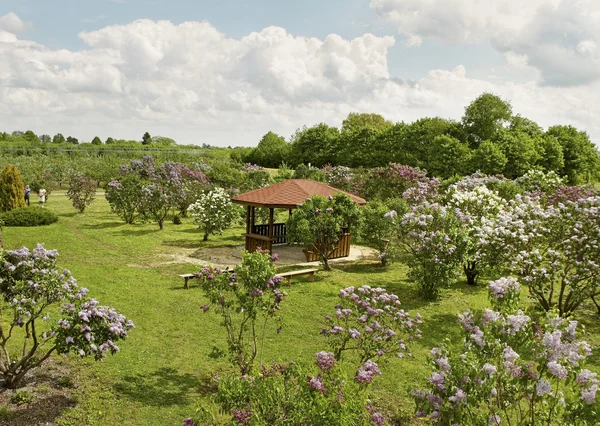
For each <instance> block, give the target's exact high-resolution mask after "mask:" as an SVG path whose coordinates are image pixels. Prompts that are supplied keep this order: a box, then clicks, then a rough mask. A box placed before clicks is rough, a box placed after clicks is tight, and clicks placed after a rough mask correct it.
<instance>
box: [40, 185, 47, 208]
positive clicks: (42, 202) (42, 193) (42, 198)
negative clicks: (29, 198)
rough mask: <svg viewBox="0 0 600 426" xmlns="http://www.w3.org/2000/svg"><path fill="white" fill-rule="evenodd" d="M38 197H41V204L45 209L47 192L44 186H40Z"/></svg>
mask: <svg viewBox="0 0 600 426" xmlns="http://www.w3.org/2000/svg"><path fill="white" fill-rule="evenodd" d="M38 197H40V204H41V205H42V207H44V203H45V202H46V190H45V189H44V187H43V186H40V190H39V192H38Z"/></svg>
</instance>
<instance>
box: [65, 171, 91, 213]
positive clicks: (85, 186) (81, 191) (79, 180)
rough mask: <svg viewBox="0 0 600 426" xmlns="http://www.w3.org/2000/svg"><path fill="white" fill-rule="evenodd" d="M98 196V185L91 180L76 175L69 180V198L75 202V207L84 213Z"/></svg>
mask: <svg viewBox="0 0 600 426" xmlns="http://www.w3.org/2000/svg"><path fill="white" fill-rule="evenodd" d="M95 196H96V184H95V183H94V182H92V181H91V180H90V179H89V178H87V177H85V176H82V175H76V176H73V177H71V179H70V180H69V189H68V190H67V197H68V198H69V200H71V201H72V202H73V207H75V208H76V209H77V210H79V212H80V213H83V211H84V210H85V208H86V207H87V206H89V205H90V204H92V201H94V197H95Z"/></svg>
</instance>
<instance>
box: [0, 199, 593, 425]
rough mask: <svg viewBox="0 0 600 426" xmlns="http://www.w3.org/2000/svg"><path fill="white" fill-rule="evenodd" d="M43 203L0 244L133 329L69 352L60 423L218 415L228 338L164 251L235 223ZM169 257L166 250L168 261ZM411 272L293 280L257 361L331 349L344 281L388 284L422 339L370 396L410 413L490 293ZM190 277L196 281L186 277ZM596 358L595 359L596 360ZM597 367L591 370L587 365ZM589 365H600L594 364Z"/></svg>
mask: <svg viewBox="0 0 600 426" xmlns="http://www.w3.org/2000/svg"><path fill="white" fill-rule="evenodd" d="M46 208H48V209H51V210H53V211H55V212H56V213H57V214H58V215H59V217H60V219H59V222H58V223H56V224H53V225H50V226H46V227H38V228H11V227H6V228H4V230H3V240H4V246H5V248H7V249H14V248H17V247H20V246H27V247H30V248H32V247H34V246H35V245H36V244H37V243H38V242H41V243H45V245H46V247H47V248H52V249H57V250H58V251H59V253H60V258H59V264H60V265H61V266H62V267H64V268H67V269H70V270H71V271H72V273H73V275H74V276H75V278H77V280H78V281H79V285H81V286H83V287H87V288H89V289H90V294H91V296H92V297H96V298H97V299H98V300H99V301H100V302H101V303H102V304H106V305H110V306H113V307H115V308H116V309H117V310H118V311H120V312H122V313H123V314H125V315H126V316H127V317H128V318H130V319H132V320H133V321H134V322H135V324H136V329H134V330H133V331H132V332H131V334H130V338H129V339H128V340H127V341H125V342H123V343H122V344H121V353H119V354H117V355H116V356H114V357H109V358H107V359H106V360H105V361H104V362H101V363H95V362H93V361H91V360H81V359H78V358H76V357H72V358H70V360H69V363H70V364H71V365H72V368H73V372H74V375H75V382H76V383H77V384H78V388H77V389H76V396H77V401H78V404H77V406H76V407H75V408H73V409H70V410H68V411H67V412H64V413H63V415H62V416H61V418H60V419H58V420H57V424H60V425H82V424H87V425H113V424H120V425H174V426H175V425H176V426H179V425H181V423H182V421H183V419H184V418H186V417H189V416H191V415H193V414H194V413H195V412H196V410H197V409H199V408H200V407H203V408H204V409H208V410H213V411H214V412H215V413H217V412H218V410H217V407H215V406H214V405H213V404H212V403H211V401H210V392H209V391H208V387H209V386H207V384H208V383H210V380H211V377H213V376H214V375H222V374H226V373H228V372H231V373H235V370H234V369H233V368H232V367H231V366H230V365H229V364H228V362H227V359H226V358H223V357H219V356H217V355H218V354H219V352H221V351H225V350H226V341H225V333H224V331H223V330H222V329H221V327H220V325H219V324H220V319H219V317H218V316H217V314H216V313H215V312H214V311H212V310H209V311H208V312H207V313H203V312H202V310H201V309H200V306H201V305H202V304H204V303H206V302H207V301H206V299H204V298H203V296H202V293H201V291H200V290H199V288H198V287H196V286H194V285H192V286H191V288H190V290H183V280H182V278H181V277H179V276H178V274H181V273H188V272H193V271H195V270H198V269H199V267H198V266H197V265H194V264H192V263H169V262H170V261H172V255H174V254H178V253H183V254H185V253H189V252H190V249H211V248H215V249H217V248H223V247H233V246H237V245H242V244H243V240H242V237H241V236H240V234H241V233H242V232H243V229H242V228H241V227H239V228H236V227H234V228H231V229H229V230H227V231H226V232H225V233H224V234H223V235H221V236H211V237H210V239H209V241H207V242H202V234H201V232H200V231H199V230H197V229H196V227H195V225H194V224H193V223H192V222H191V219H189V218H184V219H183V224H182V225H178V226H176V225H173V224H172V223H171V222H166V223H165V229H164V230H163V231H159V230H158V226H157V225H156V224H153V223H147V224H135V225H126V224H124V223H123V222H122V221H120V219H119V218H118V217H117V216H116V215H114V214H112V213H110V211H109V206H108V203H107V202H106V200H105V199H104V197H103V196H98V199H97V200H96V201H95V202H94V203H93V204H92V205H91V206H90V207H88V209H86V211H85V212H84V213H82V214H81V213H77V212H76V211H75V210H74V209H73V207H72V206H71V204H70V201H69V200H68V199H67V198H66V197H65V196H61V195H57V194H53V195H52V196H51V197H50V198H49V200H48V203H47V205H46ZM170 256H171V257H170ZM169 259H171V260H169ZM406 272H407V267H406V266H405V265H401V264H396V265H391V266H389V267H387V268H384V267H382V266H380V265H378V264H377V263H372V262H362V263H361V262H356V263H351V264H344V265H339V266H335V265H334V270H333V271H331V272H323V271H321V272H319V273H318V274H317V275H316V276H315V280H314V283H311V282H310V279H309V277H298V278H295V279H294V280H293V284H292V286H290V287H287V286H285V287H284V289H285V291H287V292H288V294H289V295H288V297H287V298H286V299H285V301H284V302H283V304H282V310H281V315H282V317H283V321H284V327H283V330H282V331H281V333H280V334H277V333H276V327H277V325H276V324H275V323H274V322H273V323H270V324H268V325H267V333H266V336H265V341H264V350H263V352H262V353H261V354H260V355H259V357H260V358H261V359H262V361H263V362H270V361H271V360H277V361H289V360H292V359H293V360H306V361H308V362H312V356H313V354H314V353H315V352H318V351H320V350H324V349H327V347H326V345H325V338H324V337H322V336H320V335H319V331H320V330H321V328H322V325H323V323H322V318H323V316H324V315H331V314H333V313H334V311H335V309H334V305H335V304H336V303H337V300H338V298H337V294H338V292H339V290H340V289H341V288H345V287H348V286H350V285H353V286H355V287H358V286H361V285H365V284H367V285H370V286H372V287H384V288H386V289H387V290H388V291H389V292H391V293H394V294H397V295H398V296H399V297H400V300H401V301H402V303H403V307H404V308H405V309H407V310H408V311H409V312H411V313H412V314H414V313H416V312H420V313H421V315H422V316H423V320H424V324H423V326H422V330H423V339H422V340H420V341H418V342H416V343H414V344H413V346H412V354H413V356H412V357H411V358H407V359H404V360H400V359H392V360H391V361H390V362H389V363H388V364H386V365H385V366H384V368H383V371H384V375H383V376H382V377H380V378H378V379H377V380H376V381H375V383H374V386H373V389H374V392H375V395H376V398H377V400H378V402H379V403H380V404H382V405H385V406H386V407H389V408H390V409H392V410H394V411H397V412H410V411H411V410H412V409H413V404H412V399H411V398H410V396H409V394H408V391H409V390H410V389H413V388H415V387H418V386H420V385H421V384H422V383H423V382H424V380H425V379H426V377H427V376H428V375H429V368H428V366H427V356H428V354H429V351H430V350H431V348H433V347H435V346H437V345H439V344H440V343H441V342H443V341H444V339H450V340H451V341H452V342H455V343H456V342H459V341H460V338H461V334H460V328H459V326H458V325H457V322H456V314H457V313H462V312H464V311H465V310H466V309H471V310H478V309H483V308H484V307H486V306H488V304H487V289H486V287H485V286H483V285H481V286H479V287H468V286H467V285H466V284H465V283H464V282H460V283H459V284H458V285H456V286H455V287H453V288H452V289H448V290H445V291H444V292H443V296H442V299H441V300H440V301H438V302H434V303H431V302H425V301H423V300H421V299H420V298H419V296H418V294H417V290H416V288H415V286H414V285H413V284H411V283H409V282H408V281H407V280H406ZM191 283H193V281H192V282H191ZM581 319H583V321H584V322H585V323H586V324H587V325H588V336H586V337H587V338H588V340H589V341H591V342H592V343H593V344H595V345H597V344H598V342H599V339H598V335H599V333H600V330H599V326H598V318H597V316H596V314H595V313H594V312H593V311H591V310H590V309H584V310H583V311H582V312H581ZM592 361H593V363H594V364H599V359H598V357H597V356H594V358H593V360H592ZM592 368H595V367H592ZM595 369H596V370H597V368H595Z"/></svg>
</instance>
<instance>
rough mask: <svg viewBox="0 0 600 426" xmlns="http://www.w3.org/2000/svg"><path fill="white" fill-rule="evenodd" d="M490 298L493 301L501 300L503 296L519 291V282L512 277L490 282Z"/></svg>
mask: <svg viewBox="0 0 600 426" xmlns="http://www.w3.org/2000/svg"><path fill="white" fill-rule="evenodd" d="M489 286H490V287H489V290H490V296H491V297H493V298H494V299H502V298H504V297H505V296H507V295H509V294H511V293H513V292H516V293H518V292H519V291H520V290H521V287H520V286H519V281H518V280H517V279H516V278H514V277H502V278H500V279H498V280H496V281H490V284H489Z"/></svg>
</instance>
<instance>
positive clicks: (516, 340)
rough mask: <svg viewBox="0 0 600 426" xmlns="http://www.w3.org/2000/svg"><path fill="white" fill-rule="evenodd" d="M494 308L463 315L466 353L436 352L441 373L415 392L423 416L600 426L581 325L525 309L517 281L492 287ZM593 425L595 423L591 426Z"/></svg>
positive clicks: (444, 420) (470, 422) (436, 372)
mask: <svg viewBox="0 0 600 426" xmlns="http://www.w3.org/2000/svg"><path fill="white" fill-rule="evenodd" d="M489 299H490V302H491V304H492V308H491V309H489V308H488V309H486V310H485V312H484V313H481V314H478V315H475V314H473V313H472V312H470V311H467V312H465V313H464V314H462V315H459V316H458V317H459V323H460V325H461V327H462V329H463V332H464V335H465V337H464V340H463V347H462V348H461V349H459V348H456V349H454V348H453V347H450V346H447V345H442V346H441V347H439V348H434V349H433V350H432V351H431V355H432V369H433V372H432V374H431V376H430V377H429V378H428V383H427V386H426V389H425V390H417V391H415V392H414V396H415V400H416V403H417V410H418V416H421V417H429V418H430V419H432V420H434V421H435V423H436V424H440V425H452V424H461V425H484V424H488V425H500V424H515V425H530V424H542V423H543V424H596V422H597V419H598V417H597V416H598V414H599V413H600V403H599V402H597V401H596V392H597V390H598V386H599V385H600V380H598V379H597V375H596V373H593V372H591V371H590V370H587V369H585V368H584V364H585V359H586V358H587V357H589V356H590V355H591V350H590V346H589V345H588V344H587V343H586V342H582V341H579V340H577V336H576V334H577V333H576V331H577V325H578V324H577V321H568V320H565V319H562V318H560V317H557V316H555V315H554V314H553V313H549V314H548V315H547V316H546V317H545V318H543V319H542V320H541V321H540V322H539V323H538V322H535V321H534V320H533V319H532V318H531V317H529V316H527V315H525V314H524V313H523V311H522V310H520V309H519V284H518V282H517V280H516V279H514V278H501V279H499V280H497V281H493V282H490V291H489ZM588 422H589V423H588Z"/></svg>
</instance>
